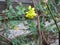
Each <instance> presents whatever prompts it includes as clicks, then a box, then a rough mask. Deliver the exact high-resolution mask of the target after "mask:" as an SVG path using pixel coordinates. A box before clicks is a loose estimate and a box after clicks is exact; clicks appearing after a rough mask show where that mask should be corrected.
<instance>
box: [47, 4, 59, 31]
mask: <svg viewBox="0 0 60 45" xmlns="http://www.w3.org/2000/svg"><path fill="white" fill-rule="evenodd" d="M46 5H47V7H48V10H49V11H50V14H51V17H52V19H53V20H54V22H55V24H56V27H57V29H58V31H60V30H59V27H58V25H57V21H56V20H55V18H54V14H53V12H52V10H51V9H50V6H49V5H48V4H46Z"/></svg>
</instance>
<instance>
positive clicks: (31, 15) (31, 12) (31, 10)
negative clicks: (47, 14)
mask: <svg viewBox="0 0 60 45" xmlns="http://www.w3.org/2000/svg"><path fill="white" fill-rule="evenodd" d="M25 16H26V18H29V19H33V18H34V17H36V16H37V14H36V13H35V8H32V7H31V6H29V7H28V11H27V12H26V15H25Z"/></svg>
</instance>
